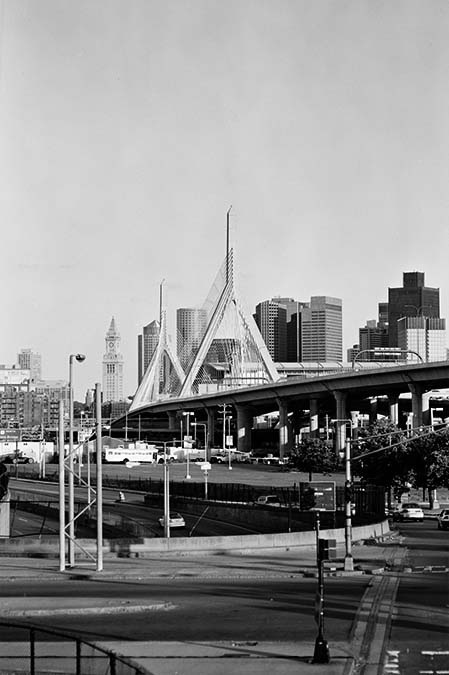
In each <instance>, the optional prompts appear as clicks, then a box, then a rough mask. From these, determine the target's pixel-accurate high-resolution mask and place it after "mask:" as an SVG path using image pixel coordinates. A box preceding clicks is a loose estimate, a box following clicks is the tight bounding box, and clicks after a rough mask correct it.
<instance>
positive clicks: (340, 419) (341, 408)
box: [334, 391, 347, 453]
mask: <svg viewBox="0 0 449 675" xmlns="http://www.w3.org/2000/svg"><path fill="white" fill-rule="evenodd" d="M334 398H335V405H336V413H337V414H336V416H335V417H336V421H335V434H336V443H335V451H336V452H337V453H338V452H343V451H344V449H345V445H346V426H347V417H346V415H347V413H346V394H345V393H343V392H342V391H334Z"/></svg>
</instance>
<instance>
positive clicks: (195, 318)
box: [176, 307, 207, 368]
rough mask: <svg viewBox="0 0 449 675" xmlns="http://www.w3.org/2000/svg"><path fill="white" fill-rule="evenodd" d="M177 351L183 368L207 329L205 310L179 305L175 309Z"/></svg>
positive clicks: (196, 349) (194, 352) (190, 359)
mask: <svg viewBox="0 0 449 675" xmlns="http://www.w3.org/2000/svg"><path fill="white" fill-rule="evenodd" d="M176 328H177V341H176V342H177V352H178V358H179V361H180V363H181V365H182V367H183V368H185V367H186V366H187V365H189V364H190V363H191V361H192V359H193V358H194V356H195V354H196V352H197V351H198V348H199V346H200V344H201V340H202V339H203V337H204V334H205V332H206V329H207V311H206V310H205V309H202V308H194V307H180V308H179V309H177V310H176Z"/></svg>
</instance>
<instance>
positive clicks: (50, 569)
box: [0, 533, 404, 675]
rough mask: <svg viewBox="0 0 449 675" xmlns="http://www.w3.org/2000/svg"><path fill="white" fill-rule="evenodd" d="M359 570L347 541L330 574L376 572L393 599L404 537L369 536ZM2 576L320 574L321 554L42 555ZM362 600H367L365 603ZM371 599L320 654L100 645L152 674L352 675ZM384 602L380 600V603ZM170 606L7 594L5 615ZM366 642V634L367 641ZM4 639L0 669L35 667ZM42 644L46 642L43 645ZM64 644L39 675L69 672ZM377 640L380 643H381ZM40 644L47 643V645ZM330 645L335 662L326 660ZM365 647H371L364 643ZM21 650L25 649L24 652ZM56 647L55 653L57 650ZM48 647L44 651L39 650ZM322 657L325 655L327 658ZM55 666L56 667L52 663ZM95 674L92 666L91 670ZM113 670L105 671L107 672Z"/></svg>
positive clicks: (9, 565) (249, 646)
mask: <svg viewBox="0 0 449 675" xmlns="http://www.w3.org/2000/svg"><path fill="white" fill-rule="evenodd" d="M352 551H353V559H354V570H353V571H345V569H344V546H342V545H339V546H338V548H337V559H336V560H335V561H329V562H326V563H325V574H326V575H334V576H352V575H371V577H372V583H371V584H370V585H369V586H370V587H371V591H370V592H371V593H377V594H379V593H382V602H383V605H384V606H385V608H386V611H388V608H389V606H390V604H391V602H393V599H394V591H395V589H394V587H393V585H391V584H390V586H388V587H387V586H385V587H383V586H382V581H381V580H382V577H383V573H384V571H386V570H393V569H395V568H396V569H399V568H400V565H401V562H402V558H403V555H404V549H402V547H401V545H400V540H399V539H398V537H396V536H395V533H391V535H390V536H388V537H385V538H384V539H383V540H382V541H366V542H359V543H358V544H354V545H353V549H352ZM0 574H1V577H2V579H3V581H7V580H13V579H14V580H21V579H22V580H24V581H25V580H36V579H39V580H42V581H43V580H46V581H48V580H51V579H58V580H59V581H60V580H61V577H62V578H67V581H68V583H69V580H71V579H115V580H124V579H130V580H131V579H134V580H137V579H138V580H144V579H155V578H172V579H176V578H183V579H185V578H186V577H189V576H190V577H202V578H204V577H209V578H213V577H215V578H220V577H226V578H227V579H229V578H236V579H237V578H238V579H242V578H264V577H270V576H276V577H278V578H279V577H280V576H287V577H290V578H291V577H295V576H298V577H300V576H316V574H317V570H316V553H315V549H314V548H307V547H300V548H299V547H298V548H295V549H291V550H285V549H284V550H273V549H270V550H262V551H260V550H258V551H250V550H248V551H242V552H236V551H232V552H229V553H226V552H220V553H219V554H218V553H217V554H206V553H197V554H192V553H190V552H189V553H185V554H182V553H177V554H173V553H155V554H154V555H152V556H150V557H145V558H144V559H138V558H133V559H129V558H125V559H123V558H108V559H106V560H105V561H104V568H103V570H101V571H98V570H97V569H96V565H95V563H94V562H80V563H77V564H76V565H75V566H74V567H73V568H68V569H66V570H64V571H62V572H61V571H59V561H58V560H57V559H51V558H46V559H37V558H21V557H15V558H0ZM362 604H363V601H362ZM372 604H373V599H372V598H371V599H370V598H367V599H366V600H365V605H366V607H365V611H364V612H362V613H361V614H360V611H359V615H358V618H357V619H356V621H355V628H354V635H353V639H352V640H351V642H349V643H331V644H329V645H324V647H321V648H320V649H319V650H318V651H316V646H315V644H314V643H307V642H306V643H304V642H300V641H298V642H297V643H290V642H285V643H283V642H276V643H269V642H254V643H247V642H242V643H239V642H214V643H210V642H201V641H198V642H195V643H192V642H182V641H179V642H130V641H126V642H125V641H123V642H118V641H114V642H110V643H107V642H102V643H97V645H98V646H99V647H102V648H104V649H111V650H112V651H114V652H115V653H116V654H118V655H122V656H124V657H126V658H127V659H129V661H130V662H131V663H133V664H134V665H138V666H139V667H141V668H142V669H143V670H142V672H146V673H151V674H153V675H231V673H232V675H236V673H238V674H239V675H265V674H266V675H293V673H295V675H297V674H298V673H304V675H307V674H308V673H315V674H316V675H321V673H327V674H328V675H334V674H335V675H349V674H350V673H352V672H353V671H354V669H355V666H356V664H357V662H358V659H359V657H360V654H359V652H360V649H361V648H362V645H363V644H364V639H365V633H366V631H367V625H368V623H367V619H366V613H367V612H368V611H369V608H370V607H371V605H372ZM379 607H381V605H379ZM169 609H170V608H169V607H167V606H166V603H144V602H139V601H138V600H135V601H132V602H123V600H121V601H114V600H113V599H111V598H105V599H99V598H91V599H87V598H83V599H81V598H62V599H61V598H51V597H45V598H39V599H36V598H27V597H14V598H4V599H3V601H2V606H1V609H0V620H1V621H2V622H4V621H11V622H16V621H24V620H26V621H28V622H31V623H32V622H33V618H35V619H37V618H38V617H40V618H42V617H45V616H49V617H57V616H58V615H61V614H65V615H66V614H69V613H76V614H77V615H83V614H85V615H86V616H87V615H89V614H101V613H115V614H118V613H119V614H123V616H124V620H126V614H127V613H128V612H136V611H139V612H157V611H164V610H169ZM365 642H366V639H365ZM0 644H1V652H2V653H1V657H0V673H1V674H5V673H8V675H11V674H12V673H14V674H16V673H17V674H21V673H25V672H29V670H28V671H27V669H26V659H25V660H24V656H25V653H26V650H27V649H28V645H27V644H26V643H18V644H17V643H14V647H11V648H9V647H8V643H6V642H3V643H0ZM40 644H41V643H40ZM62 644H63V643H49V645H48V650H49V652H48V653H47V660H48V662H46V661H45V659H41V660H40V664H39V663H38V664H37V669H36V674H37V673H44V672H50V670H51V671H52V672H55V673H63V672H67V673H68V672H73V670H72V671H70V667H73V663H72V666H70V659H69V660H68V659H67V658H66V657H64V658H63V657H62V656H61V657H60V656H58V653H57V651H58V649H59V650H62V654H66V653H67V649H66V651H65V652H64V648H63V646H62ZM382 644H383V639H382V635H380V636H379V637H378V639H377V642H376V640H374V641H373V642H372V643H370V645H369V648H370V650H371V651H372V652H373V653H372V655H371V661H372V662H373V663H375V662H376V659H379V658H380V652H381V648H382ZM376 645H377V646H376ZM41 646H42V645H41ZM326 647H327V649H328V652H329V662H325V663H322V662H313V660H314V654H315V661H316V660H317V659H318V661H322V660H325V661H326V653H327V652H326ZM365 647H366V645H365ZM21 650H22V651H21ZM55 650H56V651H55ZM41 651H42V650H41ZM323 655H324V656H323ZM50 663H51V668H50V666H49V664H50ZM89 672H90V671H89ZM106 672H107V671H106Z"/></svg>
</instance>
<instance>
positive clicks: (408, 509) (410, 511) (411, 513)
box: [393, 502, 424, 523]
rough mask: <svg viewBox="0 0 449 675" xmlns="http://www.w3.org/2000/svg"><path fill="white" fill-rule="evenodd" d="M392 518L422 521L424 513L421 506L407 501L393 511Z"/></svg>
mask: <svg viewBox="0 0 449 675" xmlns="http://www.w3.org/2000/svg"><path fill="white" fill-rule="evenodd" d="M393 520H398V521H402V522H403V521H405V520H414V521H416V522H419V523H422V522H423V520H424V513H423V510H422V508H421V507H420V505H419V504H417V503H416V502H408V503H404V504H402V505H401V507H400V508H399V509H397V510H396V511H394V513H393Z"/></svg>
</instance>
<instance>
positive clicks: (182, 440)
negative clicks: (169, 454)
mask: <svg viewBox="0 0 449 675" xmlns="http://www.w3.org/2000/svg"><path fill="white" fill-rule="evenodd" d="M182 415H183V417H184V416H185V417H187V436H189V440H188V441H187V443H190V415H193V416H195V413H193V412H183V413H182ZM181 445H182V448H183V449H184V438H183V425H182V417H181ZM186 450H187V466H186V479H187V480H189V479H190V478H192V476H191V475H190V448H186Z"/></svg>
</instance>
